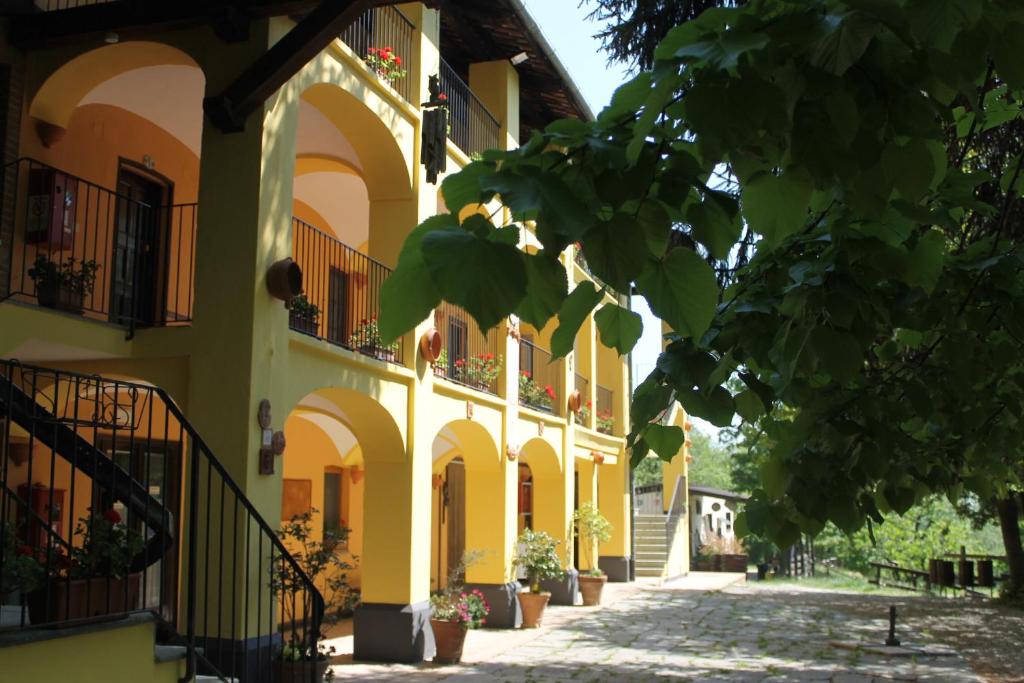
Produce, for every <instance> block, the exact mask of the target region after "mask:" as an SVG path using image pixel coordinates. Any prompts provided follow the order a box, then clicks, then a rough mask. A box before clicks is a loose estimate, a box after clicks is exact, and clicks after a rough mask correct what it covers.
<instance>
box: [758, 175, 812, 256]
mask: <svg viewBox="0 0 1024 683" xmlns="http://www.w3.org/2000/svg"><path fill="white" fill-rule="evenodd" d="M812 189H813V188H812V187H811V184H810V182H808V181H807V180H805V179H803V178H801V177H799V176H797V175H796V174H794V173H784V174H782V175H781V176H777V175H773V174H771V173H762V174H761V175H758V176H755V177H754V178H753V179H752V180H751V181H750V182H749V183H747V184H746V185H745V186H744V187H743V193H742V205H743V215H744V216H745V217H746V219H747V222H748V223H750V227H752V228H753V229H754V230H755V231H757V232H759V233H761V234H762V235H764V238H765V240H766V242H767V243H768V244H769V245H772V244H778V243H779V242H781V241H782V240H783V239H785V238H786V237H787V236H788V235H791V234H793V233H794V232H796V231H798V230H800V229H801V228H803V227H804V223H805V222H806V221H807V207H808V205H809V204H810V202H811V190H812Z"/></svg>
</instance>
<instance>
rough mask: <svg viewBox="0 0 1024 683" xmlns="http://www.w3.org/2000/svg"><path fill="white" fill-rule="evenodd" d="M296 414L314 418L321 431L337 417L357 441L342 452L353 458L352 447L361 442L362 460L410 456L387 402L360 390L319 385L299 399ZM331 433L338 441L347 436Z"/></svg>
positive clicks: (398, 459)
mask: <svg viewBox="0 0 1024 683" xmlns="http://www.w3.org/2000/svg"><path fill="white" fill-rule="evenodd" d="M292 415H295V416H296V417H299V418H301V419H304V420H306V421H308V422H311V423H312V424H313V425H314V426H316V427H317V428H318V429H320V430H321V431H328V432H329V431H330V428H331V423H332V421H333V422H336V423H337V425H338V426H339V427H343V428H344V430H346V431H347V432H349V433H350V434H351V435H352V437H354V442H355V443H354V444H351V447H349V448H348V450H347V452H343V453H342V454H341V455H342V457H343V458H346V457H348V458H350V457H351V451H352V448H355V447H356V446H358V448H359V459H360V460H361V461H377V462H393V463H404V462H406V461H407V460H408V454H407V453H406V449H405V443H404V439H403V438H402V432H401V430H400V429H399V427H398V424H397V423H396V422H395V419H394V417H392V415H391V413H390V412H389V411H388V409H387V408H385V407H384V406H383V405H381V404H380V403H378V402H377V401H376V400H374V399H373V398H371V397H370V396H367V395H366V394H364V393H361V392H359V391H355V390H352V389H345V388H341V387H331V388H323V389H317V390H315V391H313V392H310V393H309V394H307V395H306V396H305V397H303V399H302V400H301V401H299V403H298V404H297V405H296V406H295V408H294V409H293V411H292ZM328 436H330V437H331V438H332V440H333V441H335V442H336V443H337V442H338V440H339V439H341V440H342V441H344V440H345V439H343V438H342V435H340V434H339V433H338V432H334V433H333V434H330V433H329V434H328ZM346 443H347V441H346ZM342 446H344V444H342ZM340 464H341V463H339V465H340Z"/></svg>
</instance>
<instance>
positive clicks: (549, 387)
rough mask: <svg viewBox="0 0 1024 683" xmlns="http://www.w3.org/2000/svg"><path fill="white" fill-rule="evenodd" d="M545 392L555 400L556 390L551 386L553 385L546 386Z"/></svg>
mask: <svg viewBox="0 0 1024 683" xmlns="http://www.w3.org/2000/svg"><path fill="white" fill-rule="evenodd" d="M544 393H545V394H547V395H548V396H550V397H551V400H552V401H554V400H555V390H554V389H552V388H551V385H550V384H549V385H547V386H546V387H544Z"/></svg>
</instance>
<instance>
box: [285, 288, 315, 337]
mask: <svg viewBox="0 0 1024 683" xmlns="http://www.w3.org/2000/svg"><path fill="white" fill-rule="evenodd" d="M319 322H320V308H319V307H318V306H317V305H316V304H314V303H310V301H309V299H307V298H306V295H305V294H300V295H298V296H297V297H295V298H294V299H292V301H291V304H290V305H289V306H288V326H289V327H291V328H292V329H293V330H297V331H299V332H303V333H305V334H310V335H313V336H314V337H315V336H316V334H317V331H318V330H319V324H318V323H319Z"/></svg>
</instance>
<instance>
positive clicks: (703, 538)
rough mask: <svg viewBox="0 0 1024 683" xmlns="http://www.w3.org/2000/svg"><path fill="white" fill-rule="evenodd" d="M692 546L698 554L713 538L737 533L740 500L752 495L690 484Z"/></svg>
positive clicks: (726, 536) (724, 537) (727, 538)
mask: <svg viewBox="0 0 1024 683" xmlns="http://www.w3.org/2000/svg"><path fill="white" fill-rule="evenodd" d="M689 493H690V496H689V497H690V549H691V552H692V553H693V554H694V555H696V554H697V553H698V551H699V550H700V548H701V546H703V545H706V544H707V543H708V542H710V541H711V539H712V538H721V539H725V540H730V539H733V538H735V537H736V532H735V531H734V529H733V527H734V526H735V524H736V512H737V508H738V507H739V504H740V503H742V502H744V501H746V500H747V498H748V496H745V495H743V494H740V493H734V492H732V491H725V490H722V489H715V488H711V487H709V486H695V485H691V486H690V487H689Z"/></svg>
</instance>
